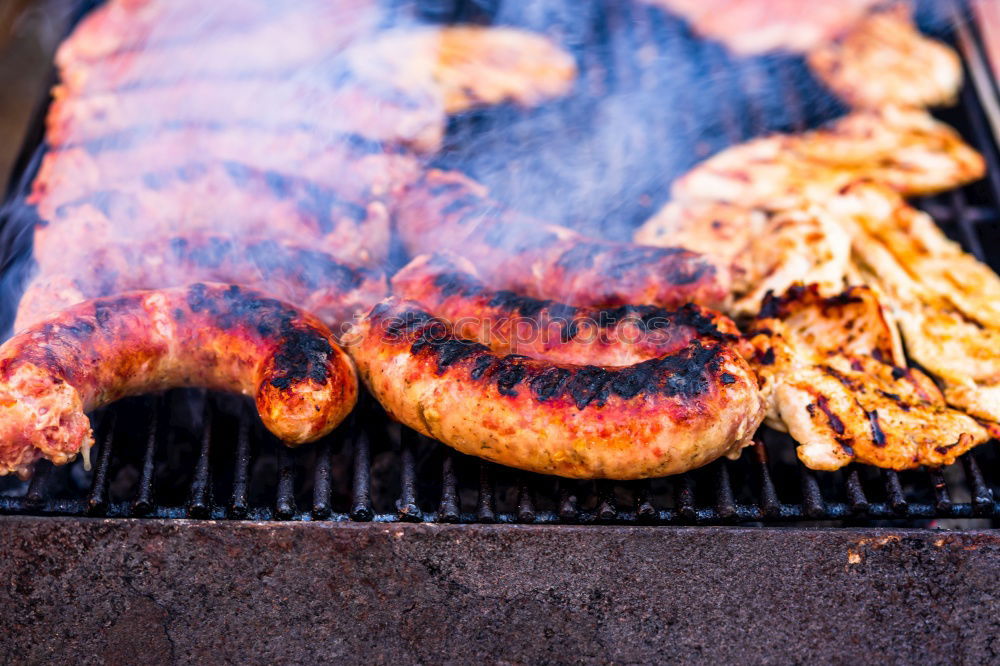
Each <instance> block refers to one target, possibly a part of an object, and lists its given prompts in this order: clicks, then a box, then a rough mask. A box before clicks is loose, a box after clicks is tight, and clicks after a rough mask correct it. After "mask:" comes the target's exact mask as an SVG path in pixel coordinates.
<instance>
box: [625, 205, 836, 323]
mask: <svg viewBox="0 0 1000 666" xmlns="http://www.w3.org/2000/svg"><path fill="white" fill-rule="evenodd" d="M634 240H635V242H636V243H641V244H646V245H656V246H669V245H679V246H682V247H686V248H688V249H690V250H694V251H695V252H700V253H702V254H704V255H705V256H710V257H712V258H713V259H714V260H715V261H716V262H718V263H722V264H728V266H729V270H730V273H731V275H732V291H733V302H732V304H731V305H730V306H729V313H730V314H731V315H732V316H734V317H746V316H753V315H755V314H756V313H757V312H758V310H759V309H760V305H761V302H762V300H763V298H764V296H765V294H767V293H769V292H774V293H784V291H785V290H786V289H788V288H789V287H791V286H792V285H793V284H796V283H800V284H816V285H817V286H818V287H819V288H820V290H821V291H822V292H823V293H824V294H835V293H839V292H840V291H842V290H843V288H844V287H845V286H846V275H847V271H848V267H849V264H850V256H851V239H850V237H849V236H848V235H847V233H846V232H845V231H844V229H843V227H842V226H841V225H840V224H839V223H838V221H837V220H836V219H835V218H834V217H833V216H832V215H831V214H830V212H829V211H828V210H826V208H825V207H824V206H823V205H822V204H813V205H809V206H807V207H804V208H802V209H797V210H788V211H781V212H778V213H771V212H768V211H764V210H759V209H748V208H743V207H741V206H736V205H733V204H728V203H723V202H693V203H690V204H682V203H679V202H671V203H668V204H667V205H666V206H664V207H663V208H662V209H661V210H660V211H659V212H658V213H657V214H656V215H655V216H653V217H652V218H650V219H649V220H648V221H647V222H646V223H645V224H643V225H642V226H641V227H640V228H639V229H638V230H636V233H635V236H634Z"/></svg>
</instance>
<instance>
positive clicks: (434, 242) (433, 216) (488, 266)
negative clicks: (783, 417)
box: [394, 170, 729, 308]
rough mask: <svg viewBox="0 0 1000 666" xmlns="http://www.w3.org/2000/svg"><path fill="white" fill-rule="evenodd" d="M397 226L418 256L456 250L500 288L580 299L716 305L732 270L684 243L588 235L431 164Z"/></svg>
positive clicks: (400, 207) (401, 205)
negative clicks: (509, 204)
mask: <svg viewBox="0 0 1000 666" xmlns="http://www.w3.org/2000/svg"><path fill="white" fill-rule="evenodd" d="M394 217H395V221H396V229H397V232H398V233H399V236H400V239H401V240H402V241H403V245H404V246H405V247H406V249H407V250H408V251H409V253H410V254H411V255H417V254H425V253H429V252H435V251H437V250H452V251H454V252H456V253H458V254H460V255H462V256H464V257H465V258H467V259H469V260H470V261H472V262H473V264H475V266H476V268H477V270H479V271H480V273H481V275H482V277H483V279H484V280H486V281H488V282H489V283H490V284H491V285H492V286H494V287H495V288H497V289H507V290H511V291H515V292H518V293H523V294H525V295H527V296H532V297H534V298H542V299H552V300H556V301H560V302H564V303H570V304H573V305H580V306H584V305H596V306H612V305H628V304H631V303H640V304H649V305H657V306H660V307H666V308H673V307H679V306H680V305H683V304H684V303H687V302H689V301H693V302H695V303H698V304H700V305H704V306H706V307H718V306H719V305H721V304H722V303H724V301H725V300H726V298H727V297H728V294H729V282H728V278H729V276H728V271H727V270H726V267H725V266H715V265H713V264H712V263H711V262H709V261H708V260H707V259H706V258H705V257H702V256H701V255H698V254H696V253H694V252H690V251H688V250H685V249H682V248H679V247H669V248H668V247H664V248H655V247H644V246H639V245H633V244H630V243H613V242H609V241H604V240H598V239H595V238H588V237H586V236H582V235H580V234H578V233H576V232H574V231H572V230H570V229H567V228H566V227H561V226H558V225H552V224H544V223H542V222H539V221H537V220H533V219H531V218H528V217H526V216H524V215H521V214H519V213H516V212H515V211H512V210H510V209H508V208H506V207H505V206H504V205H503V204H501V203H500V202H498V201H495V200H493V199H491V198H490V197H489V196H488V192H487V190H486V188H484V187H483V186H482V185H480V184H479V183H476V182H475V181H472V180H470V179H469V178H467V177H465V176H464V175H462V174H460V173H457V172H454V171H440V170H430V171H428V172H427V173H426V174H425V176H424V177H423V179H422V180H421V181H420V182H419V183H418V184H416V185H414V186H413V187H411V188H410V189H408V190H407V191H406V193H405V194H404V195H403V196H402V197H401V198H400V199H399V200H398V202H397V203H396V210H395V216H394Z"/></svg>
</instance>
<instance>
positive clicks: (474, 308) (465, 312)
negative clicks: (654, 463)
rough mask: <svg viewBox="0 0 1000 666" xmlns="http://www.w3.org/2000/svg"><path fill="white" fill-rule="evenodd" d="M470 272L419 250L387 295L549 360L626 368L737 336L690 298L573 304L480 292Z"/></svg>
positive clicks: (453, 260) (496, 346) (446, 256)
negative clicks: (664, 304) (668, 303)
mask: <svg viewBox="0 0 1000 666" xmlns="http://www.w3.org/2000/svg"><path fill="white" fill-rule="evenodd" d="M474 273H475V269H474V268H473V267H472V265H471V264H470V263H469V262H468V261H466V260H464V259H462V258H461V257H458V256H457V255H454V254H451V253H447V252H442V253H438V254H434V255H421V256H419V257H417V258H416V259H414V260H413V261H411V262H410V263H409V264H408V265H407V266H405V267H404V268H403V269H402V270H400V271H399V272H398V273H396V275H395V276H394V277H393V278H392V287H393V293H394V294H395V295H396V296H399V297H400V298H402V299H408V300H413V301H417V302H418V303H420V304H421V305H422V306H424V307H425V308H426V309H427V311H428V312H429V313H430V314H432V315H433V316H435V317H440V318H441V319H444V320H445V321H447V322H448V323H449V324H450V325H451V326H452V327H453V329H454V330H455V333H456V334H457V335H458V336H459V337H462V338H468V339H473V340H479V341H481V342H483V343H485V344H486V345H487V346H489V347H490V348H491V349H492V350H493V351H496V352H500V353H510V354H524V355H526V356H530V357H532V358H538V359H546V360H549V361H555V362H557V363H579V364H585V363H592V364H595V365H606V366H624V365H632V364H634V363H640V362H642V361H648V360H649V359H652V358H656V357H658V356H663V355H664V354H670V353H673V352H676V351H678V350H680V349H683V348H684V347H685V346H686V345H687V344H688V343H689V342H690V341H691V340H692V339H693V338H701V339H704V340H713V341H717V342H734V343H735V342H736V341H737V340H738V339H739V330H738V329H737V328H736V325H735V324H734V323H733V322H732V321H731V320H730V319H728V318H727V317H725V316H723V315H721V314H719V313H717V312H712V311H711V310H709V309H707V308H703V307H701V306H699V305H695V304H694V303H687V304H685V305H683V306H681V307H680V308H678V309H675V310H667V309H664V308H658V307H655V306H652V305H624V306H619V307H616V308H583V307H574V306H571V305H565V304H563V303H556V302H554V301H543V300H539V299H536V298H530V297H527V296H519V295H517V294H515V293H514V292H511V291H494V290H492V289H488V288H486V286H485V285H484V284H483V283H482V282H481V281H480V280H479V279H478V278H477V277H476V275H475V274H474Z"/></svg>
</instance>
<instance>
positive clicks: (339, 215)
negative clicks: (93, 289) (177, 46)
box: [29, 162, 390, 273]
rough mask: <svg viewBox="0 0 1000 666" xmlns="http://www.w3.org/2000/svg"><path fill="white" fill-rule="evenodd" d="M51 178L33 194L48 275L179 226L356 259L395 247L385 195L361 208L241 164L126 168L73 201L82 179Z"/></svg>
mask: <svg viewBox="0 0 1000 666" xmlns="http://www.w3.org/2000/svg"><path fill="white" fill-rule="evenodd" d="M66 175H67V177H68V176H69V174H66ZM50 183H51V181H49V180H46V179H44V178H43V177H42V176H39V178H38V179H37V180H36V182H35V194H34V195H33V196H32V197H31V198H30V199H29V200H30V201H32V202H34V203H36V208H37V210H38V213H39V216H40V217H41V218H42V219H43V220H44V221H45V222H46V224H45V225H44V226H41V227H39V228H38V229H37V230H36V233H35V259H36V260H37V262H38V263H39V265H40V267H41V271H42V272H43V273H62V272H65V271H67V270H69V269H68V267H67V261H68V260H76V259H79V260H81V261H83V262H86V261H87V255H88V253H90V252H91V251H92V250H93V249H95V248H98V247H100V246H101V245H102V244H107V243H115V242H118V241H122V240H127V241H142V240H145V239H146V238H149V237H163V236H169V235H174V234H177V233H179V232H180V231H181V230H183V232H185V233H192V232H205V233H216V234H217V233H240V234H247V235H249V236H256V237H263V238H274V239H292V240H295V241H298V242H300V243H305V242H310V243H313V244H314V245H315V246H316V247H317V248H318V249H322V250H324V251H325V252H328V253H330V254H332V255H334V256H336V257H338V258H340V259H342V260H344V261H348V262H354V263H369V264H375V263H379V262H381V261H383V260H384V259H385V257H386V255H387V254H388V250H389V232H390V229H389V217H388V210H387V208H386V206H385V205H384V204H383V203H381V202H380V201H375V200H373V201H371V202H370V203H367V204H362V203H360V202H359V201H358V200H352V199H350V198H346V197H342V196H341V195H340V194H339V192H338V191H337V190H334V189H333V188H330V187H323V186H321V185H319V184H318V183H316V182H315V181H311V180H308V179H302V178H294V177H289V176H286V175H283V174H281V173H277V172H273V171H261V170H257V169H252V168H249V167H246V166H244V165H243V164H240V163H235V162H223V163H198V162H195V163H189V164H185V165H183V166H181V167H179V168H176V169H166V170H162V171H151V172H148V173H137V174H132V175H131V176H127V175H125V174H123V180H119V181H118V182H109V183H107V184H106V185H104V186H103V187H97V188H96V189H95V190H92V191H90V192H89V193H87V194H85V195H83V196H82V197H81V198H78V199H75V200H72V199H71V200H67V201H61V200H62V199H65V198H66V197H68V196H69V192H67V191H65V189H66V188H69V189H72V190H76V189H78V187H77V186H78V185H80V183H79V182H76V181H66V180H59V181H56V182H55V183H52V185H51V186H50ZM64 186H65V188H64ZM360 201H362V202H363V201H364V199H363V198H362V199H360ZM73 238H79V239H80V242H78V243H77V242H72V241H71V239H73ZM84 272H86V269H85V268H84Z"/></svg>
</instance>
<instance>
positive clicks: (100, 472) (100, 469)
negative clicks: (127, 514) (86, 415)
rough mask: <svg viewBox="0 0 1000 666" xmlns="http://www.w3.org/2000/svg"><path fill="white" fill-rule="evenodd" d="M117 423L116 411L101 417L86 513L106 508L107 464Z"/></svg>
mask: <svg viewBox="0 0 1000 666" xmlns="http://www.w3.org/2000/svg"><path fill="white" fill-rule="evenodd" d="M117 423H118V413H117V411H115V410H114V409H112V410H109V411H108V413H107V415H106V416H105V417H104V419H103V423H102V425H103V426H104V428H105V432H104V437H102V438H101V439H100V442H101V445H100V450H99V451H98V454H97V465H96V466H95V467H94V479H93V481H92V482H91V484H90V493H89V495H88V496H87V513H89V514H92V515H93V514H100V513H104V512H105V511H106V510H107V506H108V484H109V483H110V478H109V477H108V466H109V465H110V463H111V449H112V447H113V446H114V441H115V426H116V425H117Z"/></svg>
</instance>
